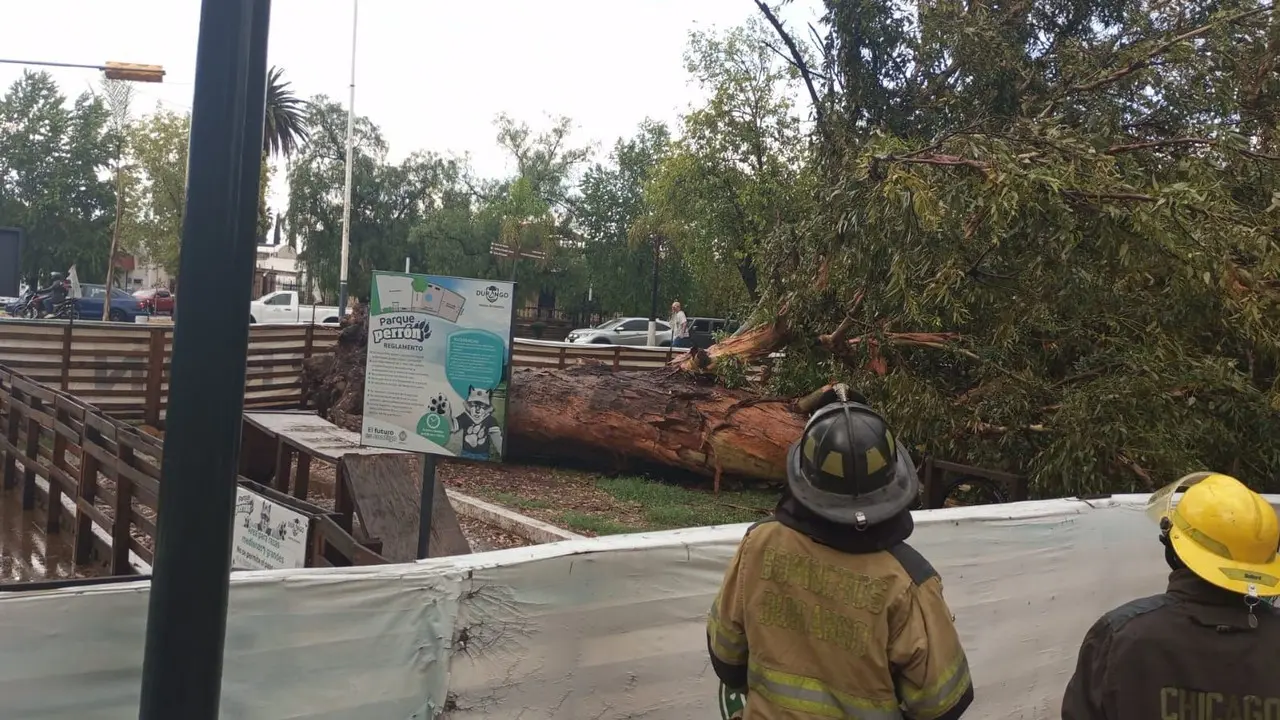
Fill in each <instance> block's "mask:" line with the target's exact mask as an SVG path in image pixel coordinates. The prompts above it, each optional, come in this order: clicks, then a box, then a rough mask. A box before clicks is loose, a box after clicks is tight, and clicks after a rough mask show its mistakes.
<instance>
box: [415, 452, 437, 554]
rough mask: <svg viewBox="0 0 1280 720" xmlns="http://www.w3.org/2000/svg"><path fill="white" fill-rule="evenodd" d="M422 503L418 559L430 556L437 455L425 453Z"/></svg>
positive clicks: (419, 512)
mask: <svg viewBox="0 0 1280 720" xmlns="http://www.w3.org/2000/svg"><path fill="white" fill-rule="evenodd" d="M419 457H420V458H421V459H422V490H421V495H420V497H421V504H419V506H418V559H419V560H421V559H423V558H425V557H429V556H430V552H431V517H432V515H433V514H434V512H435V505H436V456H435V455H430V454H427V453H423V454H422V455H420V456H419Z"/></svg>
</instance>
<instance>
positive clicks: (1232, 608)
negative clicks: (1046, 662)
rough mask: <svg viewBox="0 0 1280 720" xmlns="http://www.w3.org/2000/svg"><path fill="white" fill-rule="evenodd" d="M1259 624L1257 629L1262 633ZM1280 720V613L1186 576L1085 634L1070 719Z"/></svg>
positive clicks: (1067, 709)
mask: <svg viewBox="0 0 1280 720" xmlns="http://www.w3.org/2000/svg"><path fill="white" fill-rule="evenodd" d="M1254 625H1256V627H1254ZM1145 718H1152V719H1153V720H1280V612H1278V611H1276V610H1275V609H1274V608H1272V607H1271V606H1270V605H1268V604H1266V603H1259V604H1257V605H1256V606H1255V607H1254V608H1253V620H1252V621H1250V613H1249V611H1248V608H1247V606H1246V605H1245V598H1244V596H1243V595H1237V594H1235V593H1232V592H1229V591H1227V590H1222V589H1220V588H1217V587H1214V586H1213V585H1210V584H1209V583H1207V582H1205V581H1204V580H1201V579H1200V578H1199V577H1196V575H1195V574H1194V573H1192V572H1191V571H1190V570H1187V569H1185V568H1182V569H1178V570H1174V571H1173V573H1171V574H1170V575H1169V588H1168V590H1167V591H1166V592H1165V593H1164V594H1162V595H1156V596H1154V597H1149V598H1143V599H1141V600H1134V601H1133V602H1130V603H1127V604H1125V605H1121V606H1120V607H1118V608H1116V609H1115V610H1112V611H1111V612H1109V613H1107V614H1106V615H1103V616H1102V618H1101V619H1099V620H1098V622H1097V623H1095V624H1094V626H1093V627H1092V628H1090V630H1089V632H1088V633H1087V634H1086V635H1085V638H1084V642H1083V643H1081V645H1080V656H1079V660H1078V661H1077V664H1076V672H1075V675H1074V676H1072V678H1071V681H1070V682H1069V683H1068V684H1067V690H1066V694H1065V696H1064V697H1063V700H1062V720H1145Z"/></svg>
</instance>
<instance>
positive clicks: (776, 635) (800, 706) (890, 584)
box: [707, 520, 973, 720]
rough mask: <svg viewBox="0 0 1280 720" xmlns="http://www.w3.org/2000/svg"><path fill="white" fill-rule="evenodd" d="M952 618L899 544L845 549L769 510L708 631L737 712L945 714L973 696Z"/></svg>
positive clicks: (786, 716) (930, 576)
mask: <svg viewBox="0 0 1280 720" xmlns="http://www.w3.org/2000/svg"><path fill="white" fill-rule="evenodd" d="M848 532H850V533H853V532H856V531H854V530H853V529H849V531H848ZM953 620H954V619H953V617H952V615H951V611H950V610H949V609H948V608H947V604H946V602H945V601H944V600H943V598H942V581H941V579H940V578H939V577H938V574H937V573H936V572H935V571H934V569H933V567H932V566H931V565H930V564H929V562H928V561H927V560H925V559H924V558H923V557H922V556H921V555H920V554H919V553H917V552H916V551H915V550H914V549H912V548H911V547H910V546H908V545H907V544H905V543H897V544H894V545H892V546H890V547H889V549H888V550H884V551H878V552H868V553H862V554H852V553H848V552H842V551H840V550H836V549H834V548H832V547H829V546H827V545H823V544H820V543H818V542H816V541H814V540H812V539H811V538H809V537H807V536H806V535H804V534H803V533H800V532H797V531H796V530H793V529H791V528H790V527H787V526H786V525H784V524H782V523H780V522H778V521H776V520H768V521H765V522H762V523H760V524H758V525H755V526H754V527H752V528H751V529H750V530H748V531H747V534H746V536H745V537H744V538H743V540H742V543H741V545H739V546H738V551H737V554H736V555H735V556H734V558H733V562H732V564H731V565H730V566H729V569H728V571H727V572H726V574H725V578H724V584H723V585H722V587H721V588H720V594H719V596H718V597H717V598H716V601H715V604H714V605H713V606H712V608H711V613H710V617H709V618H708V621H707V642H708V645H709V649H710V652H711V659H712V665H713V667H714V668H715V670H716V674H717V675H718V676H720V678H721V680H722V681H724V682H725V685H726V686H728V687H730V688H732V689H741V688H743V687H745V688H746V690H747V703H746V712H745V715H744V718H745V720H810V719H812V718H850V719H852V720H952V719H953V718H958V717H960V715H961V714H962V713H963V712H964V710H965V708H967V707H968V705H969V703H970V702H972V699H973V685H972V682H971V680H970V677H969V666H968V662H967V660H966V658H965V654H964V650H963V648H962V647H961V645H960V639H959V637H958V635H957V633H956V629H955V625H954V621H953Z"/></svg>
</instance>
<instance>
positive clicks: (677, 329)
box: [671, 300, 693, 348]
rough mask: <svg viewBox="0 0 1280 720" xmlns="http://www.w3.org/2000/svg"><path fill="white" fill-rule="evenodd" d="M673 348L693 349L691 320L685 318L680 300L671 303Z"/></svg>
mask: <svg viewBox="0 0 1280 720" xmlns="http://www.w3.org/2000/svg"><path fill="white" fill-rule="evenodd" d="M671 347H678V348H690V347H693V344H692V343H691V342H689V318H687V317H685V315H684V310H683V309H682V308H681V307H680V301H679V300H677V301H675V302H673V303H671Z"/></svg>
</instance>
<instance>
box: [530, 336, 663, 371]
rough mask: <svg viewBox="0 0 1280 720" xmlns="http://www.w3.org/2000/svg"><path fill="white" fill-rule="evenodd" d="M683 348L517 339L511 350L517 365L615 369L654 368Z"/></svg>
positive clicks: (660, 365)
mask: <svg viewBox="0 0 1280 720" xmlns="http://www.w3.org/2000/svg"><path fill="white" fill-rule="evenodd" d="M682 352H684V351H683V350H680V349H679V348H676V349H672V348H669V347H668V348H651V347H631V346H626V345H576V344H570V343H562V342H548V341H543V340H525V339H523V338H516V341H515V345H514V347H512V349H511V364H512V365H513V366H515V367H544V368H562V367H569V366H572V365H596V364H598V365H604V366H607V367H610V368H612V369H614V370H654V369H656V368H660V367H662V366H663V365H666V364H667V363H669V362H671V359H672V358H674V357H675V356H676V355H677V354H678V353H682Z"/></svg>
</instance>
